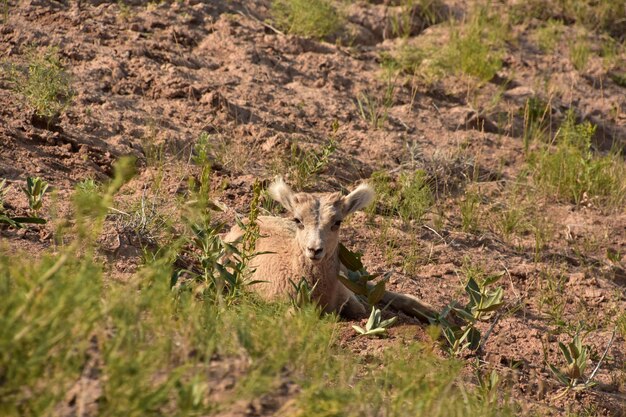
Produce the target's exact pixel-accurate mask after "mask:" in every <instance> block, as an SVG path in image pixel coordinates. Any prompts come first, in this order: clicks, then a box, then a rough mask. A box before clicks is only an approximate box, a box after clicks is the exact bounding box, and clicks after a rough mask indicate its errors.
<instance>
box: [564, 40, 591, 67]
mask: <svg viewBox="0 0 626 417" xmlns="http://www.w3.org/2000/svg"><path fill="white" fill-rule="evenodd" d="M569 56H570V60H571V61H572V65H573V66H574V68H576V70H577V71H581V72H582V71H584V70H585V68H587V64H588V63H589V57H590V56H591V47H590V46H589V42H588V41H587V39H586V38H584V37H579V38H578V39H576V40H575V41H574V42H573V43H572V44H571V45H570V47H569Z"/></svg>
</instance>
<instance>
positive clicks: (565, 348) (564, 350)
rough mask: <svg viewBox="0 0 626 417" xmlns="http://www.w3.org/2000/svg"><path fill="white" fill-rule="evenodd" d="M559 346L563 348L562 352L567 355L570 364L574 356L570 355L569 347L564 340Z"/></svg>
mask: <svg viewBox="0 0 626 417" xmlns="http://www.w3.org/2000/svg"><path fill="white" fill-rule="evenodd" d="M559 348H560V349H561V352H563V356H565V359H566V360H567V363H568V364H571V363H573V362H574V360H573V359H572V356H571V355H570V353H569V349H567V346H565V345H564V344H563V343H562V342H559Z"/></svg>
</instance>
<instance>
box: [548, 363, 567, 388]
mask: <svg viewBox="0 0 626 417" xmlns="http://www.w3.org/2000/svg"><path fill="white" fill-rule="evenodd" d="M548 367H549V368H550V370H551V371H552V373H553V374H554V376H555V377H556V379H558V380H559V381H560V382H561V383H562V384H563V385H569V384H570V379H569V378H568V377H567V376H565V375H564V374H563V373H562V372H561V371H559V370H558V369H557V368H556V367H555V366H554V365H552V364H548Z"/></svg>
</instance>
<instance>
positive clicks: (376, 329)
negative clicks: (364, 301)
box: [352, 307, 398, 336]
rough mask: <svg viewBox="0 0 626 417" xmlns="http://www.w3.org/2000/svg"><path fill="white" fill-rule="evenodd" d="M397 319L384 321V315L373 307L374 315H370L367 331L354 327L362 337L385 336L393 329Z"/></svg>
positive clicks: (366, 325) (366, 326)
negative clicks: (390, 328)
mask: <svg viewBox="0 0 626 417" xmlns="http://www.w3.org/2000/svg"><path fill="white" fill-rule="evenodd" d="M397 320H398V318H397V317H392V318H390V319H387V320H382V313H381V311H380V310H379V309H377V308H376V307H372V313H371V314H370V317H369V319H368V320H367V323H366V324H365V329H364V328H362V327H360V326H352V328H353V329H354V330H356V331H357V333H359V334H360V335H361V336H383V335H385V334H387V329H388V328H389V327H391V326H392V325H393V324H394V323H395V322H396V321H397Z"/></svg>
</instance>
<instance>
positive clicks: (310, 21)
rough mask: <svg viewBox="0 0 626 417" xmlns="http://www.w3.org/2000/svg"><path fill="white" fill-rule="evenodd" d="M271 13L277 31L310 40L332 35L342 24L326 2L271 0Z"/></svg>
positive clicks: (315, 0) (333, 8) (329, 3)
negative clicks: (309, 38)
mask: <svg viewBox="0 0 626 417" xmlns="http://www.w3.org/2000/svg"><path fill="white" fill-rule="evenodd" d="M271 12H272V18H273V20H274V22H275V24H276V26H277V27H278V28H279V29H281V30H283V31H285V32H287V33H289V34H293V35H298V36H305V37H311V38H325V37H327V36H329V35H332V34H333V33H335V32H337V31H338V30H339V28H340V26H341V22H342V20H341V18H340V17H339V13H338V12H337V9H335V7H334V6H333V5H332V3H331V2H330V1H328V0H272V5H271Z"/></svg>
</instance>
